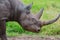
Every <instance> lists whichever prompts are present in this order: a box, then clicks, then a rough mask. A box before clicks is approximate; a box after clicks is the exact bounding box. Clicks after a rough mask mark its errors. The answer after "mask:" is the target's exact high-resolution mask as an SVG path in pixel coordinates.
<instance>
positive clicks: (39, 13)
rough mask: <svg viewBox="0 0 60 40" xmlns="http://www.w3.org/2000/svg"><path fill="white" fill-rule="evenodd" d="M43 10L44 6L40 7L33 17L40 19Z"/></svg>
mask: <svg viewBox="0 0 60 40" xmlns="http://www.w3.org/2000/svg"><path fill="white" fill-rule="evenodd" d="M43 10H44V8H41V9H40V11H39V12H38V13H37V14H36V15H35V17H36V18H37V19H40V18H41V16H42V14H43Z"/></svg>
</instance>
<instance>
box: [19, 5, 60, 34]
mask: <svg viewBox="0 0 60 40" xmlns="http://www.w3.org/2000/svg"><path fill="white" fill-rule="evenodd" d="M31 7H32V4H29V5H28V6H25V8H24V9H23V10H22V11H21V12H20V13H21V15H20V17H19V23H20V24H21V25H22V27H23V29H25V30H27V31H31V32H36V33H38V32H39V31H40V29H41V27H42V26H45V25H49V24H52V23H54V22H56V21H57V20H58V19H59V17H60V14H59V15H58V16H57V17H56V18H54V19H52V20H49V21H41V20H39V19H40V18H41V16H42V13H43V10H44V8H41V10H40V11H39V12H38V13H37V14H36V15H32V14H31V13H30V9H31Z"/></svg>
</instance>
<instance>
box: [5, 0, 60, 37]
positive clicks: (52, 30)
mask: <svg viewBox="0 0 60 40" xmlns="http://www.w3.org/2000/svg"><path fill="white" fill-rule="evenodd" d="M22 2H23V3H24V4H26V5H28V4H30V3H32V2H33V6H32V9H31V12H32V13H33V14H36V13H38V12H39V10H40V9H41V8H44V12H43V15H42V17H41V19H40V20H45V21H47V20H51V19H53V18H55V17H56V16H57V15H58V14H59V13H60V0H22ZM6 27H7V31H6V32H7V36H18V35H23V34H27V35H60V19H59V20H58V21H57V22H55V23H53V24H50V25H46V26H44V27H42V29H41V31H40V33H32V32H28V31H25V30H24V29H22V27H21V26H20V25H19V24H18V23H17V22H15V21H10V22H7V23H6Z"/></svg>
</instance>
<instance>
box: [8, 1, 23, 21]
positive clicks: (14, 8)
mask: <svg viewBox="0 0 60 40" xmlns="http://www.w3.org/2000/svg"><path fill="white" fill-rule="evenodd" d="M9 2H10V6H11V10H10V11H11V14H10V16H9V20H10V21H17V20H18V18H19V16H20V14H21V13H20V11H21V9H20V8H22V7H24V4H23V3H22V2H21V1H19V0H9Z"/></svg>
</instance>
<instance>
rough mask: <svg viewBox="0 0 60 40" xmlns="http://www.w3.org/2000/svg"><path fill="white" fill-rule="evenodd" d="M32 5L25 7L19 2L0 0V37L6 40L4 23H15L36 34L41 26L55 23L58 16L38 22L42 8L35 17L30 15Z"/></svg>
mask: <svg viewBox="0 0 60 40" xmlns="http://www.w3.org/2000/svg"><path fill="white" fill-rule="evenodd" d="M31 7H32V4H29V5H27V6H25V5H24V4H23V3H21V1H19V0H0V37H1V40H7V37H6V25H5V24H6V22H7V21H17V22H18V23H19V24H20V25H21V26H22V28H23V29H25V30H27V31H31V32H36V33H38V32H39V31H40V29H41V27H42V26H44V25H48V24H52V23H54V22H56V21H57V20H58V19H59V17H60V14H59V15H58V16H57V17H56V18H54V19H52V20H49V21H41V20H40V21H39V18H41V16H42V13H43V10H44V9H43V8H42V9H41V10H40V11H39V13H37V14H36V15H32V14H31V13H30V9H31Z"/></svg>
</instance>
